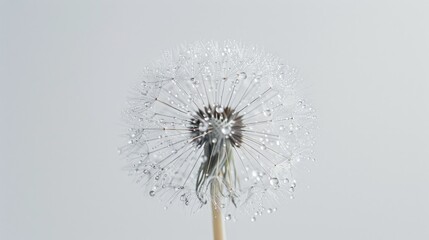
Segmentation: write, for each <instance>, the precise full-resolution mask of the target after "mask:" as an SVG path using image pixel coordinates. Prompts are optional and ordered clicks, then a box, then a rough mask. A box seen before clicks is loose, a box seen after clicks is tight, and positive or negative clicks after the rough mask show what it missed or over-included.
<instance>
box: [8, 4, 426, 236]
mask: <svg viewBox="0 0 429 240" xmlns="http://www.w3.org/2000/svg"><path fill="white" fill-rule="evenodd" d="M428 12H429V4H428V3H427V1H420V2H418V1H387V0H386V1H254V2H250V1H212V2H204V1H192V2H191V1H170V2H167V1H116V2H113V1H88V0H82V1H68V2H66V1H16V0H14V1H12V0H11V1H4V0H1V1H0V110H1V111H0V114H1V115H0V116H1V117H0V239H5V240H9V239H12V240H15V239H43V240H46V239H66V240H67V239H104V240H108V239H129V240H131V239H139V240H141V239H211V237H212V233H211V223H210V215H209V212H208V211H207V210H205V211H202V212H200V213H197V214H190V213H189V211H187V210H181V209H177V208H175V209H171V208H170V209H169V210H168V211H164V210H163V209H162V207H163V205H162V203H160V202H159V201H157V200H155V199H151V198H149V197H148V196H147V194H146V193H145V192H143V191H142V189H141V187H139V186H138V185H136V184H134V182H133V179H132V178H130V177H128V176H127V174H126V172H124V171H122V170H121V168H122V167H123V166H124V162H123V161H122V160H120V159H119V157H118V155H117V153H116V148H117V146H119V145H121V144H122V143H123V142H124V141H125V139H122V138H121V137H120V134H121V133H122V131H123V124H122V121H121V117H120V114H121V111H122V110H123V108H124V106H125V100H126V96H127V95H128V93H129V92H128V91H129V89H130V87H131V85H132V84H134V83H135V82H136V81H138V80H139V77H140V74H141V73H142V69H143V67H144V66H146V65H148V64H150V63H151V62H153V61H154V60H156V59H157V58H158V57H159V56H160V54H161V52H162V51H163V50H164V49H171V48H174V47H175V46H177V45H178V44H180V43H184V42H193V41H195V40H211V39H214V40H220V41H221V40H224V39H235V40H239V41H243V42H246V43H253V44H256V45H259V46H263V47H265V48H266V50H267V51H269V52H272V53H274V54H276V55H278V56H281V57H282V58H283V59H285V60H286V61H287V62H288V63H292V64H293V65H294V66H296V67H297V68H299V69H300V71H301V75H302V77H303V78H304V83H303V84H302V86H303V87H302V90H303V92H304V93H305V95H306V96H307V99H309V101H311V102H312V103H313V105H314V106H315V108H316V109H317V112H318V117H319V119H318V126H319V130H318V144H317V146H316V157H317V162H316V163H314V164H306V165H305V167H309V168H310V169H311V170H312V172H311V173H309V174H308V173H307V174H302V175H301V176H300V178H299V179H298V180H299V181H300V182H299V183H300V185H299V188H298V189H297V192H296V199H294V200H285V202H284V204H283V205H282V206H281V207H280V208H279V211H277V212H276V213H275V214H273V215H271V216H263V217H260V218H258V220H257V222H256V223H251V222H250V221H248V220H247V219H242V220H240V221H239V222H236V223H231V224H228V226H227V228H228V229H227V231H228V236H229V239H295V240H299V239H377V240H378V239H389V240H391V239H429V207H428V203H429V187H428V184H429V175H428V171H429V163H428V160H429V144H428V137H429V118H428V116H429V114H428V112H429V95H428V93H429V83H428V81H429V67H428V63H429V33H428V29H429V28H428V23H429V17H428V16H429V15H428ZM307 186H309V187H307Z"/></svg>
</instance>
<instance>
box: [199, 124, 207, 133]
mask: <svg viewBox="0 0 429 240" xmlns="http://www.w3.org/2000/svg"><path fill="white" fill-rule="evenodd" d="M208 128H209V125H208V124H207V122H201V123H200V125H199V126H198V130H200V131H201V132H205V131H207V129H208Z"/></svg>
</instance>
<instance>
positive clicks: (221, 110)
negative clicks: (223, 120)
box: [216, 106, 224, 113]
mask: <svg viewBox="0 0 429 240" xmlns="http://www.w3.org/2000/svg"><path fill="white" fill-rule="evenodd" d="M223 111H224V109H223V107H222V106H217V107H216V112H217V113H223Z"/></svg>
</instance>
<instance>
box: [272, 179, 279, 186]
mask: <svg viewBox="0 0 429 240" xmlns="http://www.w3.org/2000/svg"><path fill="white" fill-rule="evenodd" d="M270 184H271V185H272V186H278V185H279V179H278V178H275V177H274V178H271V179H270Z"/></svg>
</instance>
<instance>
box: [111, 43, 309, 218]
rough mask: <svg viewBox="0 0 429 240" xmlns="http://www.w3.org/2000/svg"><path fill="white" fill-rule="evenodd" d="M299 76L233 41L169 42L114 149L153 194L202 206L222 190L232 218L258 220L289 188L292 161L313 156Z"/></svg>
mask: <svg viewBox="0 0 429 240" xmlns="http://www.w3.org/2000/svg"><path fill="white" fill-rule="evenodd" d="M297 76H298V75H297V71H296V70H295V69H294V68H292V67H289V66H288V65H285V64H283V63H282V62H281V61H280V60H279V59H278V58H276V57H274V56H272V55H270V54H268V53H265V52H264V51H263V50H261V49H259V48H256V47H248V46H245V45H244V44H242V43H239V42H235V41H225V42H223V43H217V42H198V43H193V44H189V45H184V46H181V47H179V48H178V49H176V50H174V51H167V52H165V53H164V54H163V56H162V59H161V60H160V61H159V62H157V63H156V64H154V65H153V66H151V67H147V68H146V69H145V71H144V76H143V80H142V81H141V82H140V83H139V84H138V85H137V86H136V87H135V88H134V91H133V93H132V96H131V97H130V98H129V101H128V103H129V104H128V105H129V107H128V108H127V110H126V111H125V120H126V122H127V124H128V126H129V129H128V132H127V134H126V137H127V144H126V145H124V146H122V147H120V148H119V149H118V152H120V153H121V154H122V155H123V156H124V158H126V159H127V161H128V166H127V169H129V172H130V175H133V176H135V178H136V182H138V183H141V184H143V185H144V186H145V187H146V189H147V193H148V194H149V196H152V197H159V198H160V199H162V200H164V201H166V202H167V203H168V204H171V203H175V202H179V203H181V204H183V205H185V206H188V207H192V208H193V209H199V208H201V207H203V206H205V205H206V204H207V203H208V201H210V199H212V198H213V193H214V192H218V193H219V194H218V195H217V196H216V198H217V199H218V201H217V203H218V207H219V208H221V209H222V210H223V211H224V212H225V213H226V216H227V218H228V219H231V218H232V216H231V212H232V211H235V209H242V210H243V211H244V212H248V213H250V214H251V215H252V216H251V219H252V221H255V220H256V216H258V215H262V214H263V213H272V212H275V210H274V209H277V208H276V207H275V206H273V205H274V204H275V202H276V201H277V200H278V199H279V198H281V197H284V196H293V192H294V191H295V188H296V181H295V180H294V177H293V172H292V170H293V169H294V167H295V165H296V164H297V163H299V162H301V161H303V160H312V159H313V158H312V145H313V144H314V140H313V136H312V126H313V122H314V119H315V115H314V110H313V109H312V108H311V107H310V106H309V105H308V104H307V103H306V102H305V101H304V100H303V99H302V98H301V97H300V95H299V91H297V82H298V81H297V80H298V77H297ZM234 219H235V218H234Z"/></svg>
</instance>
